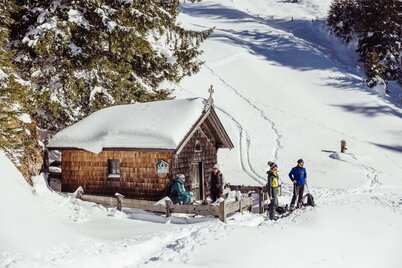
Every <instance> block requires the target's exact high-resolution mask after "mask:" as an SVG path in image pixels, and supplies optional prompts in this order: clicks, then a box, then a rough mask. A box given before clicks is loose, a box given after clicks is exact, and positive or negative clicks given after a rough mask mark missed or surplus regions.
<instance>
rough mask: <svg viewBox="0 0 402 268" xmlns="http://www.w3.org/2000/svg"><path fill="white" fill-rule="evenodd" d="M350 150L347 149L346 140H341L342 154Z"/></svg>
mask: <svg viewBox="0 0 402 268" xmlns="http://www.w3.org/2000/svg"><path fill="white" fill-rule="evenodd" d="M347 149H348V148H346V141H345V140H341V153H345V151H346V150H347Z"/></svg>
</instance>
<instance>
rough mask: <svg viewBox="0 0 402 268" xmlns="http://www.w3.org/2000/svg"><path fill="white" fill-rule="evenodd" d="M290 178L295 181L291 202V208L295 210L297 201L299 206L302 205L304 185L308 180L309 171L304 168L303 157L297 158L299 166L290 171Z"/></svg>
mask: <svg viewBox="0 0 402 268" xmlns="http://www.w3.org/2000/svg"><path fill="white" fill-rule="evenodd" d="M289 178H290V180H291V181H292V182H293V197H292V201H291V202H290V210H294V209H295V202H296V201H297V202H296V204H297V208H300V207H301V206H302V202H303V193H304V185H305V184H306V180H307V171H306V169H305V168H304V161H303V159H299V160H297V166H295V167H294V168H292V170H291V171H290V172H289Z"/></svg>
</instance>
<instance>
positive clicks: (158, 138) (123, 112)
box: [48, 98, 204, 153]
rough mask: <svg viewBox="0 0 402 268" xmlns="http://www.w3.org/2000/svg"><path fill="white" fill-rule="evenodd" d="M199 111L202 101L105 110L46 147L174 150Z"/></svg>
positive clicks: (197, 99) (57, 137) (128, 106)
mask: <svg viewBox="0 0 402 268" xmlns="http://www.w3.org/2000/svg"><path fill="white" fill-rule="evenodd" d="M203 111H204V99H202V98H191V99H176V100H165V101H155V102H147V103H136V104H129V105H119V106H113V107H108V108H105V109H102V110H99V111H97V112H94V113H92V114H91V115H89V116H88V117H86V118H84V119H83V120H81V121H79V122H77V123H75V124H74V125H72V126H70V127H67V128H65V129H64V130H62V131H60V132H59V133H57V134H56V135H55V136H54V137H53V138H52V139H51V140H50V141H49V144H48V147H49V148H59V149H61V148H80V149H84V150H87V151H90V152H94V153H99V152H101V151H102V149H103V148H150V149H176V148H177V147H178V145H179V144H180V143H181V141H182V140H183V138H184V137H185V136H186V135H187V134H188V132H189V131H190V130H191V129H192V128H193V126H194V124H196V122H197V121H198V119H199V118H200V117H201V115H202V114H203Z"/></svg>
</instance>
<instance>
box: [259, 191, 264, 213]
mask: <svg viewBox="0 0 402 268" xmlns="http://www.w3.org/2000/svg"><path fill="white" fill-rule="evenodd" d="M263 195H264V193H263V192H262V188H258V207H259V210H260V211H259V212H260V214H262V213H264V200H263V198H264V197H263Z"/></svg>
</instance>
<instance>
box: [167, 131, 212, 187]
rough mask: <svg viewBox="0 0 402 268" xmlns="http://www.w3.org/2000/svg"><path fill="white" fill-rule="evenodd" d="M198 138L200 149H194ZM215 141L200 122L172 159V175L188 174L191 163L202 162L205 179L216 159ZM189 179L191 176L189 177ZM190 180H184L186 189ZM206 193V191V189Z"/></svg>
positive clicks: (205, 179)
mask: <svg viewBox="0 0 402 268" xmlns="http://www.w3.org/2000/svg"><path fill="white" fill-rule="evenodd" d="M197 140H199V141H200V144H201V151H200V152H196V151H195V144H196V141H197ZM215 144H216V141H215V140H214V139H213V136H212V135H211V134H210V133H209V130H208V128H207V127H206V126H205V125H204V124H202V125H201V127H200V128H199V129H198V130H197V131H196V132H195V134H194V135H193V136H192V137H191V139H190V140H189V142H188V143H187V144H186V145H185V147H184V149H183V150H182V151H181V153H180V154H179V155H177V156H176V157H175V159H174V160H173V167H172V170H171V172H172V175H173V177H174V175H175V174H179V173H182V174H184V175H186V176H187V175H190V172H191V170H190V169H191V163H193V162H202V163H203V169H204V181H207V179H208V176H209V173H210V172H212V167H213V165H214V164H216V161H217V149H216V148H215ZM190 179H191V178H190ZM190 184H191V181H190V180H188V181H186V188H187V190H191V189H190ZM206 194H208V191H206Z"/></svg>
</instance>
